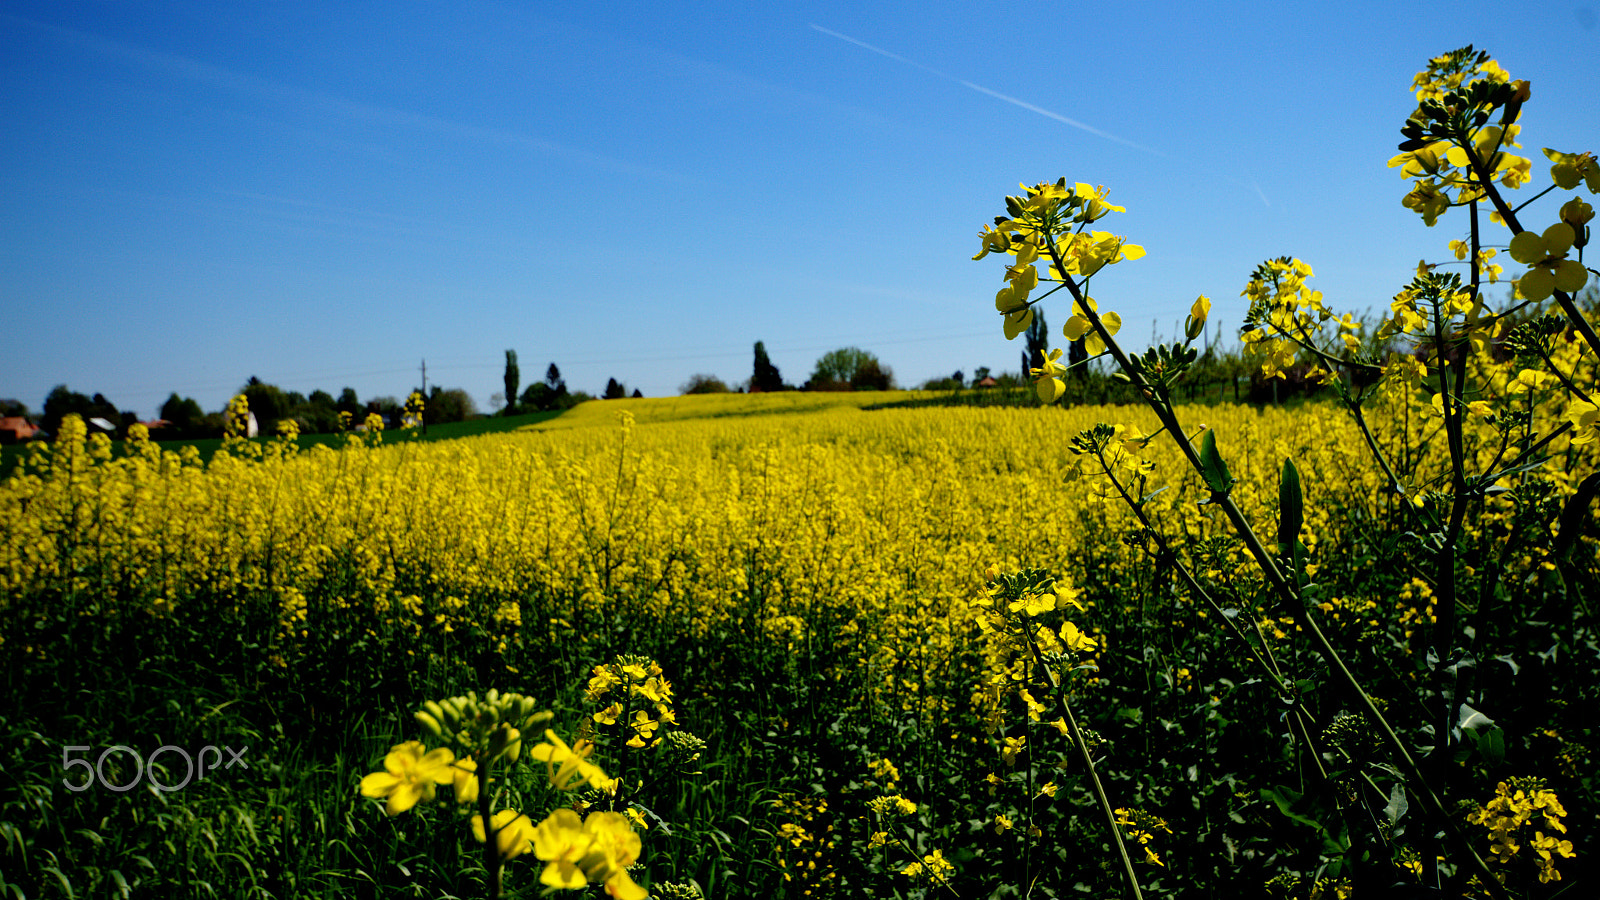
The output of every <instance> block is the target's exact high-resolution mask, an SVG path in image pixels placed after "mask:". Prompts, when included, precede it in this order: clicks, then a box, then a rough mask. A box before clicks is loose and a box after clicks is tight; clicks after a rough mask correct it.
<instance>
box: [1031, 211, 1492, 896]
mask: <svg viewBox="0 0 1600 900" xmlns="http://www.w3.org/2000/svg"><path fill="white" fill-rule="evenodd" d="M1507 212H1509V210H1508V211H1507ZM1504 214H1505V213H1502V215H1504ZM1508 221H1509V220H1508ZM1045 243H1046V244H1047V246H1048V247H1049V249H1050V256H1051V259H1052V260H1053V261H1054V262H1055V263H1056V267H1057V268H1058V269H1059V270H1060V271H1062V272H1063V273H1065V272H1066V270H1067V267H1066V265H1065V264H1064V262H1063V261H1062V260H1061V258H1060V255H1059V254H1058V253H1057V251H1056V249H1055V245H1054V243H1053V242H1050V241H1046V242H1045ZM1065 283H1066V285H1067V289H1068V290H1069V291H1070V292H1071V293H1072V297H1073V299H1074V300H1076V301H1077V307H1078V308H1080V309H1082V310H1083V312H1084V313H1085V314H1086V316H1087V318H1088V319H1089V321H1090V324H1092V325H1093V326H1094V329H1095V331H1096V332H1097V333H1098V334H1099V335H1100V337H1101V339H1102V340H1103V341H1105V344H1106V349H1107V350H1108V351H1110V353H1111V354H1112V356H1113V358H1115V359H1116V361H1117V365H1118V366H1120V367H1121V368H1122V371H1123V373H1124V374H1125V375H1127V376H1128V378H1129V380H1130V381H1131V382H1132V383H1133V385H1134V387H1135V388H1137V389H1139V391H1140V393H1141V394H1143V395H1144V397H1145V399H1146V401H1147V402H1148V403H1149V404H1150V408H1151V409H1152V410H1153V411H1154V412H1155V414H1156V416H1157V417H1158V418H1159V419H1160V420H1161V423H1162V424H1163V425H1165V426H1166V427H1167V429H1168V430H1169V431H1170V432H1171V433H1172V434H1173V435H1174V437H1176V436H1177V435H1180V434H1183V428H1182V426H1181V425H1180V423H1179V422H1178V420H1177V416H1176V414H1174V413H1173V411H1172V408H1171V406H1170V405H1167V404H1161V403H1157V402H1155V396H1156V395H1155V392H1154V391H1153V390H1152V389H1151V388H1150V386H1149V385H1148V384H1146V383H1145V381H1144V379H1143V377H1142V376H1140V374H1139V372H1138V370H1137V369H1135V368H1134V367H1133V366H1132V365H1131V364H1130V362H1129V360H1128V356H1127V354H1126V353H1125V352H1124V351H1123V349H1122V347H1121V346H1120V345H1119V344H1117V342H1116V341H1115V340H1114V339H1113V338H1112V336H1111V335H1110V333H1108V332H1107V331H1106V329H1105V326H1104V325H1102V324H1101V322H1100V316H1099V315H1098V314H1097V313H1096V312H1095V311H1094V310H1092V309H1090V308H1089V304H1087V303H1085V302H1083V300H1084V296H1083V291H1082V289H1081V288H1080V287H1079V286H1078V285H1077V283H1076V282H1074V281H1073V280H1072V278H1070V277H1068V278H1066V279H1065ZM1176 443H1177V444H1178V448H1179V450H1180V451H1181V452H1182V453H1183V454H1184V456H1186V457H1187V458H1188V460H1189V464H1190V466H1192V467H1193V468H1194V470H1195V471H1197V472H1203V471H1205V467H1204V466H1203V465H1202V464H1201V462H1200V456H1199V454H1198V453H1197V452H1195V449H1194V445H1193V444H1192V443H1191V442H1189V441H1176ZM1212 501H1213V502H1214V503H1216V505H1218V506H1219V507H1221V508H1222V511H1223V514H1224V515H1226V516H1227V517H1228V520H1229V521H1230V522H1231V523H1232V524H1233V527H1234V531H1235V532H1236V533H1238V535H1239V537H1240V539H1241V540H1243V541H1244V543H1245V546H1246V547H1247V548H1248V549H1249V550H1250V554H1251V555H1252V556H1254V557H1255V559H1256V562H1257V564H1258V565H1259V566H1260V567H1261V570H1262V572H1263V573H1264V574H1265V575H1266V576H1267V580H1268V581H1269V582H1271V583H1272V586H1273V589H1274V590H1275V591H1276V592H1277V594H1278V595H1279V596H1280V598H1282V601H1283V602H1284V604H1285V605H1287V606H1288V607H1289V608H1290V610H1291V614H1292V615H1293V616H1294V617H1295V622H1296V624H1297V625H1300V626H1301V627H1302V628H1303V629H1304V630H1305V631H1306V632H1307V633H1309V634H1310V635H1311V638H1312V642H1313V643H1314V644H1315V645H1316V648H1317V650H1318V652H1319V653H1321V654H1322V656H1323V658H1324V659H1326V660H1328V662H1329V663H1330V664H1331V665H1332V667H1333V668H1334V670H1335V671H1336V672H1337V673H1338V675H1339V677H1340V679H1341V680H1343V681H1344V683H1345V685H1346V686H1347V687H1348V688H1349V689H1350V691H1351V692H1352V693H1354V694H1355V696H1356V697H1358V698H1359V699H1360V701H1361V705H1362V707H1363V710H1364V711H1365V712H1366V714H1367V715H1368V717H1369V720H1370V721H1372V722H1373V723H1375V724H1376V725H1377V726H1378V730H1379V731H1380V732H1382V734H1383V737H1384V740H1385V741H1387V742H1388V744H1389V745H1390V747H1391V748H1393V750H1394V751H1395V753H1396V754H1397V755H1398V757H1399V759H1400V760H1401V763H1402V766H1403V768H1404V769H1405V772H1406V774H1407V775H1408V776H1410V777H1411V778H1412V779H1413V780H1414V782H1415V785H1414V787H1413V790H1414V791H1415V792H1416V793H1417V795H1418V796H1419V797H1421V798H1422V799H1423V800H1424V802H1425V805H1426V806H1427V807H1428V811H1429V812H1430V813H1432V814H1433V815H1434V816H1436V817H1437V818H1438V820H1439V822H1440V823H1442V824H1443V825H1444V827H1445V828H1446V829H1447V830H1448V831H1449V832H1450V836H1451V838H1452V839H1453V840H1454V841H1455V843H1456V845H1457V849H1459V850H1460V851H1461V852H1463V853H1464V854H1466V856H1467V857H1468V858H1469V859H1470V860H1472V862H1473V867H1474V868H1475V869H1476V870H1477V872H1478V874H1479V876H1480V877H1481V879H1482V880H1483V882H1484V884H1485V886H1486V887H1487V888H1488V890H1489V891H1490V893H1492V894H1494V896H1496V897H1498V898H1502V900H1509V896H1510V895H1509V894H1507V893H1506V891H1505V887H1504V886H1502V885H1501V884H1500V881H1499V879H1497V878H1495V876H1494V873H1493V872H1492V871H1490V869H1489V866H1488V864H1487V863H1485V862H1484V861H1483V857H1481V856H1479V855H1478V853H1477V851H1476V850H1474V849H1473V847H1472V844H1471V842H1470V841H1469V840H1468V839H1467V837H1466V835H1465V834H1463V833H1462V831H1461V828H1460V827H1459V826H1458V825H1457V823H1456V822H1455V819H1454V817H1452V816H1451V815H1450V813H1449V811H1448V810H1446V809H1445V807H1444V802H1443V801H1441V800H1440V799H1439V796H1438V794H1436V793H1434V790H1433V787H1432V786H1431V785H1430V784H1429V782H1428V780H1427V778H1425V777H1424V776H1423V774H1422V769H1421V767H1420V766H1418V765H1417V762H1416V760H1415V759H1414V758H1412V756H1411V752H1410V750H1408V749H1407V748H1406V745H1405V742H1404V741H1402V740H1401V739H1400V736H1399V735H1398V734H1396V733H1395V730H1394V728H1393V727H1392V726H1390V724H1389V721H1388V720H1387V719H1385V718H1384V717H1383V713H1382V712H1380V711H1379V710H1378V707H1377V705H1376V704H1374V703H1373V702H1372V697H1371V696H1369V695H1368V694H1367V692H1366V690H1365V689H1363V688H1362V687H1361V683H1360V682H1359V681H1357V680H1356V677H1355V675H1354V674H1353V673H1351V671H1350V669H1349V667H1347V666H1346V665H1345V662H1344V658H1343V657H1341V656H1340V655H1339V652H1338V651H1337V650H1335V649H1334V648H1333V645H1332V644H1331V643H1329V641H1328V638H1327V636H1326V635H1324V634H1323V633H1322V629H1321V628H1318V627H1317V623H1316V622H1315V621H1314V620H1313V619H1312V618H1311V616H1310V614H1309V613H1307V611H1306V608H1305V604H1304V603H1303V602H1302V601H1301V600H1300V596H1299V591H1298V590H1297V589H1295V588H1294V587H1293V586H1292V585H1290V584H1289V581H1288V579H1287V578H1285V577H1284V574H1283V571H1282V569H1280V568H1279V567H1278V565H1277V562H1276V561H1275V560H1273V558H1272V555H1271V554H1270V553H1268V552H1267V548H1266V547H1265V546H1264V545H1263V544H1262V543H1261V539H1260V537H1258V536H1257V535H1256V533H1255V529H1253V528H1252V527H1251V526H1250V522H1249V520H1247V519H1246V518H1245V516H1244V512H1243V511H1242V510H1240V509H1239V507H1238V504H1236V503H1234V501H1233V496H1232V495H1231V494H1229V493H1227V492H1216V493H1214V494H1213V495H1212ZM1069 722H1070V720H1069ZM1440 739H1441V740H1442V739H1443V736H1442V735H1441V736H1440ZM1130 874H1131V873H1130Z"/></svg>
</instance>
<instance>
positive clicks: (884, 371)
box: [806, 347, 894, 391]
mask: <svg viewBox="0 0 1600 900" xmlns="http://www.w3.org/2000/svg"><path fill="white" fill-rule="evenodd" d="M893 384H894V372H893V371H892V370H890V369H889V368H888V367H887V366H885V365H883V364H882V363H880V362H879V361H878V357H876V356H874V355H872V354H871V353H868V352H867V351H865V350H862V349H861V348H859V347H842V348H840V349H838V350H831V351H829V352H827V353H825V354H823V355H822V358H820V359H818V360H817V365H816V368H815V369H813V370H812V372H811V379H810V380H809V381H807V382H806V389H807V390H812V391H830V390H831V391H840V390H852V389H853V390H858V391H863V390H879V391H882V390H888V389H889V388H890V387H891V386H893Z"/></svg>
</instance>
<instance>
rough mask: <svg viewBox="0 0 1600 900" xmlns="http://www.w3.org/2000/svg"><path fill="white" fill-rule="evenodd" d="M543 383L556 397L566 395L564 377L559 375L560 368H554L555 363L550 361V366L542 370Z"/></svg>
mask: <svg viewBox="0 0 1600 900" xmlns="http://www.w3.org/2000/svg"><path fill="white" fill-rule="evenodd" d="M544 383H545V385H547V386H548V387H549V388H550V391H551V393H553V394H555V396H556V397H558V398H560V397H565V396H566V395H567V382H566V379H564V378H562V377H561V370H560V369H558V368H556V364H555V363H551V364H550V368H548V369H545V370H544Z"/></svg>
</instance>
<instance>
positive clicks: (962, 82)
mask: <svg viewBox="0 0 1600 900" xmlns="http://www.w3.org/2000/svg"><path fill="white" fill-rule="evenodd" d="M811 27H812V28H813V29H815V30H817V31H820V32H822V33H823V34H826V35H828V36H830V37H836V38H838V39H839V40H841V41H846V42H848V43H851V44H855V45H856V46H857V47H860V48H862V49H863V50H871V51H872V52H873V53H876V54H878V55H879V56H887V57H888V58H890V59H892V60H894V61H895V62H902V63H905V64H906V65H908V66H914V67H916V68H918V69H921V70H922V71H924V72H929V73H931V74H934V75H937V76H939V77H940V78H945V79H948V80H950V81H954V82H955V83H956V84H959V85H962V86H963V87H968V88H971V89H972V90H975V91H977V92H978V93H980V94H987V95H989V96H990V97H993V98H995V99H996V100H1004V101H1005V102H1007V103H1010V104H1011V105H1013V106H1020V107H1022V108H1023V109H1025V110H1027V111H1029V112H1036V113H1038V114H1039V115H1041V116H1044V117H1046V118H1050V119H1055V120H1056V121H1057V122H1060V123H1062V124H1063V125H1071V126H1072V127H1073V128H1077V129H1079V130H1081V131H1087V132H1089V133H1090V134H1092V135H1094V136H1096V137H1102V138H1105V139H1106V140H1108V141H1115V142H1117V143H1119V144H1122V145H1124V146H1128V147H1132V148H1134V149H1135V150H1143V151H1144V152H1146V153H1153V154H1155V155H1156V156H1160V157H1165V156H1166V154H1165V153H1162V152H1161V151H1160V150H1156V149H1154V148H1151V147H1146V146H1144V145H1143V144H1136V143H1134V142H1133V141H1130V140H1127V139H1126V138H1120V137H1117V136H1116V135H1114V134H1111V133H1109V132H1105V131H1101V130H1100V129H1098V128H1096V127H1094V126H1093V125H1086V124H1084V123H1083V122H1079V121H1078V120H1077V119H1069V118H1067V117H1066V116H1063V115H1061V114H1060V113H1055V112H1051V111H1050V110H1048V109H1045V108H1044V107H1041V106H1034V105H1033V104H1032V103H1028V102H1025V101H1023V100H1018V99H1017V98H1015V97H1008V96H1006V95H1005V94H1002V93H1000V92H999V91H995V90H990V89H989V88H986V87H984V86H983V85H981V84H973V83H972V82H970V81H966V80H964V79H961V78H956V77H955V76H953V75H946V74H945V73H943V72H941V71H939V70H938V69H934V68H930V67H929V66H925V65H923V64H922V63H919V62H917V61H915V60H911V59H906V58H905V57H904V56H901V55H900V54H898V53H890V52H889V51H888V50H885V49H883V48H882V47H874V46H872V45H871V44H869V43H867V42H866V41H858V40H856V39H855V38H853V37H851V36H849V35H848V34H840V33H839V32H837V31H833V30H832V29H828V28H823V27H822V26H821V25H818V24H816V23H811Z"/></svg>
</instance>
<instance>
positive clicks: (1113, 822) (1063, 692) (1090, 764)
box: [1024, 631, 1144, 900]
mask: <svg viewBox="0 0 1600 900" xmlns="http://www.w3.org/2000/svg"><path fill="white" fill-rule="evenodd" d="M1024 633H1025V634H1026V633H1027V632H1026V631H1024ZM1028 649H1029V650H1030V651H1032V653H1033V660H1034V663H1035V664H1036V665H1039V666H1045V662H1044V659H1043V658H1042V655H1041V654H1040V653H1039V646H1038V644H1036V643H1034V640H1033V635H1032V634H1028ZM1045 670H1046V671H1048V672H1050V673H1051V676H1050V677H1051V680H1052V681H1054V682H1055V683H1056V685H1055V688H1056V692H1055V693H1056V705H1057V706H1059V707H1060V708H1061V717H1062V718H1063V719H1066V720H1067V730H1068V731H1070V732H1071V733H1072V743H1073V744H1075V745H1076V746H1077V748H1078V755H1079V756H1080V757H1082V759H1083V765H1084V768H1086V769H1088V770H1089V783H1090V784H1092V785H1093V786H1094V797H1095V800H1096V801H1098V802H1099V804H1100V811H1101V812H1103V813H1105V816H1106V827H1107V828H1109V829H1110V830H1111V842H1112V843H1113V844H1116V845H1117V854H1118V855H1119V856H1120V857H1121V858H1122V874H1123V875H1124V876H1126V877H1127V879H1128V891H1129V893H1130V894H1131V895H1132V896H1133V900H1144V894H1142V893H1140V891H1139V876H1138V875H1135V874H1134V871H1133V858H1132V857H1130V856H1129V855H1128V847H1127V845H1126V844H1124V843H1123V841H1122V826H1120V825H1118V824H1117V812H1116V810H1115V809H1114V808H1113V807H1112V806H1111V801H1110V800H1109V799H1108V798H1107V797H1106V789H1105V786H1104V785H1102V784H1101V783H1100V775H1099V774H1098V773H1096V772H1095V770H1094V758H1093V757H1092V756H1090V755H1089V745H1088V743H1087V742H1085V741H1084V739H1083V732H1082V731H1080V730H1079V729H1078V720H1077V719H1075V718H1073V715H1072V707H1071V706H1070V705H1069V704H1068V703H1067V679H1066V678H1063V677H1061V676H1060V675H1059V674H1058V673H1056V672H1054V671H1053V670H1050V669H1049V668H1048V667H1047V666H1046V667H1045Z"/></svg>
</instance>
